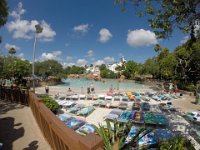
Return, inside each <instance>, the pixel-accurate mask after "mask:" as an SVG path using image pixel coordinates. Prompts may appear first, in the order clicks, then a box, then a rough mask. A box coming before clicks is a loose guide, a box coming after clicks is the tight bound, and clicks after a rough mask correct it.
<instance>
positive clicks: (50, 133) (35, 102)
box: [0, 87, 103, 150]
mask: <svg viewBox="0 0 200 150" xmlns="http://www.w3.org/2000/svg"><path fill="white" fill-rule="evenodd" d="M19 93H20V94H21V96H20V94H19ZM14 94H15V96H14ZM16 95H18V96H16ZM22 95H23V96H24V97H23V96H22ZM26 98H27V100H24V99H26ZM0 99H1V100H6V101H11V102H17V103H23V104H27V105H29V107H30V108H31V110H32V113H33V115H34V117H35V120H36V121H37V123H38V126H39V127H40V130H41V132H42V133H43V135H44V137H45V139H46V140H47V141H48V143H49V144H50V145H51V147H52V149H54V150H68V149H72V150H96V149H102V147H103V141H102V139H101V138H100V137H99V136H97V135H95V134H93V133H92V134H88V135H87V136H85V137H83V136H81V135H79V134H77V133H76V132H75V131H74V130H72V129H71V128H69V127H68V126H66V125H65V124H64V123H63V122H62V121H60V120H59V119H58V117H56V116H55V115H54V114H53V113H52V112H51V111H50V110H49V109H48V108H47V107H46V106H45V105H44V103H43V101H42V100H41V99H40V98H38V97H37V96H36V95H35V94H34V93H32V92H27V91H25V92H24V91H22V90H20V89H12V90H10V89H9V88H5V87H0ZM22 99H23V100H22Z"/></svg>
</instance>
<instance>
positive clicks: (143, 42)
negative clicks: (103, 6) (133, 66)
mask: <svg viewBox="0 0 200 150" xmlns="http://www.w3.org/2000/svg"><path fill="white" fill-rule="evenodd" d="M127 43H128V44H129V45H130V46H132V47H140V46H149V45H154V44H157V43H158V41H157V39H156V35H155V33H154V32H151V31H149V30H144V29H139V30H132V31H129V32H128V34H127Z"/></svg>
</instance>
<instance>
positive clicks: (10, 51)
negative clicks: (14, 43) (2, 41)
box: [8, 47, 16, 55]
mask: <svg viewBox="0 0 200 150" xmlns="http://www.w3.org/2000/svg"><path fill="white" fill-rule="evenodd" d="M8 53H9V54H11V55H14V54H15V53H16V49H15V48H13V47H12V48H10V49H9V50H8Z"/></svg>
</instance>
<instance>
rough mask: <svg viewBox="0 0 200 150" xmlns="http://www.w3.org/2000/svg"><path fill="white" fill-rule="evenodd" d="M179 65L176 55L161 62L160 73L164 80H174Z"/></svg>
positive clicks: (168, 56) (170, 55)
mask: <svg viewBox="0 0 200 150" xmlns="http://www.w3.org/2000/svg"><path fill="white" fill-rule="evenodd" d="M176 64H177V60H176V57H175V56H174V54H168V55H167V56H165V57H164V58H163V59H162V60H161V62H160V71H161V72H160V73H161V76H162V77H163V78H164V79H168V80H169V79H173V78H174V74H175V67H176Z"/></svg>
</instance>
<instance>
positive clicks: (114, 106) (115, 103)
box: [111, 98, 120, 108]
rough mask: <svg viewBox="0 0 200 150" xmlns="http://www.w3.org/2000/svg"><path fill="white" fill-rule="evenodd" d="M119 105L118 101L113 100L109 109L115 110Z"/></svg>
mask: <svg viewBox="0 0 200 150" xmlns="http://www.w3.org/2000/svg"><path fill="white" fill-rule="evenodd" d="M119 104H120V99H118V98H117V99H115V98H114V99H113V101H112V102H111V107H112V108H117V107H118V106H119Z"/></svg>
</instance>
